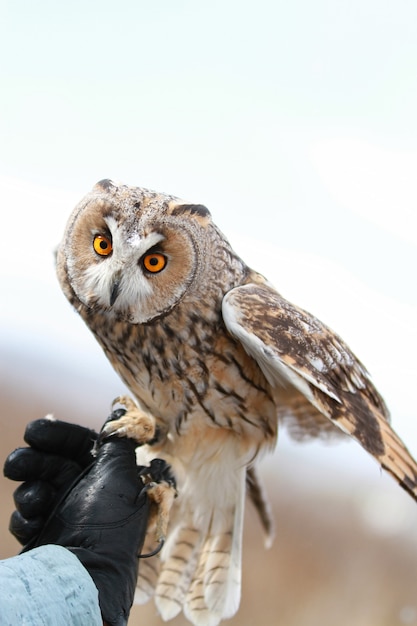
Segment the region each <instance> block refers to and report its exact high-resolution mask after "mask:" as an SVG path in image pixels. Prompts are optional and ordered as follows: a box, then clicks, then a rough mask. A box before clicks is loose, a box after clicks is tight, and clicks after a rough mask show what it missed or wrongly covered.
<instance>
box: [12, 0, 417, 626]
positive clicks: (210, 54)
mask: <svg viewBox="0 0 417 626" xmlns="http://www.w3.org/2000/svg"><path fill="white" fill-rule="evenodd" d="M416 24H417V4H416V3H415V2H414V0H401V2H396V3H394V2H392V1H391V2H390V1H388V0H382V1H381V0H379V1H376V0H360V1H359V0H351V1H350V2H342V1H336V2H329V1H325V0H317V1H316V2H314V3H312V2H309V1H308V0H294V1H293V2H291V3H290V2H282V1H275V2H272V1H271V0H258V1H257V2H245V1H244V0H240V1H239V2H237V1H235V0H230V1H227V2H219V1H218V0H212V2H210V3H203V2H198V1H194V2H192V1H191V0H169V1H168V0H160V1H155V2H143V1H142V0H120V1H119V2H118V3H117V4H116V3H114V2H109V1H107V0H100V2H98V1H96V0H90V1H85V0H83V1H82V2H81V0H73V2H71V3H65V4H64V3H57V2H53V1H52V0H49V1H48V0H39V1H38V2H36V3H32V2H30V1H29V0H22V1H21V2H12V1H11V0H2V2H0V51H1V58H2V59H3V62H2V67H1V70H0V72H1V92H2V96H1V99H0V107H1V116H0V167H1V169H0V188H1V218H2V237H1V246H0V274H1V308H0V319H1V324H0V350H1V361H0V367H1V370H0V371H1V388H0V390H1V391H2V398H3V405H2V406H3V407H7V410H6V409H5V408H3V411H4V413H3V414H2V417H1V423H2V429H3V430H4V432H10V438H9V439H7V441H8V442H9V441H10V444H9V445H11V442H13V445H18V444H19V442H20V441H21V435H22V429H23V425H24V423H26V422H27V421H28V419H32V418H35V417H38V416H40V414H41V413H38V412H39V411H54V412H55V413H56V414H57V415H58V416H59V417H63V418H66V419H73V420H78V421H82V422H84V421H86V420H87V419H90V422H91V423H92V424H94V425H95V426H96V427H99V425H100V423H101V422H102V421H103V420H104V418H105V417H106V414H107V411H108V409H109V405H110V402H111V400H112V398H113V397H114V396H116V395H118V393H119V392H120V391H121V384H120V383H119V382H118V380H117V378H116V377H115V375H114V374H113V372H112V371H111V368H110V366H109V365H108V364H107V362H106V360H105V357H104V356H103V355H102V353H101V350H100V349H99V347H98V345H96V344H95V341H94V340H93V338H92V337H90V335H89V332H88V330H87V329H86V328H85V327H84V326H83V324H82V322H81V320H80V319H78V317H77V316H76V315H75V314H74V313H73V312H72V311H71V309H70V307H69V305H68V304H67V302H66V301H65V299H64V297H63V296H62V294H61V293H60V289H59V286H58V283H57V281H56V278H55V274H54V263H53V250H54V247H55V245H56V244H57V242H58V241H59V239H60V237H61V234H62V231H63V228H64V225H65V222H66V219H67V217H68V215H69V212H70V210H71V209H72V207H73V206H74V205H75V203H76V202H77V201H78V200H79V199H80V198H81V197H82V196H83V195H84V194H85V193H86V192H87V191H88V190H89V189H90V188H91V187H92V186H93V184H94V183H95V182H97V181H98V180H100V179H102V178H106V177H109V178H113V179H116V180H122V181H123V182H126V183H128V184H132V185H139V186H145V187H150V188H153V189H157V190H159V191H166V192H169V193H172V194H175V195H177V196H179V197H183V198H185V199H187V200H190V201H195V202H199V203H203V204H206V205H207V206H208V207H209V209H210V210H211V212H212V214H213V217H214V219H215V221H216V222H217V223H218V224H219V226H220V227H221V228H222V230H223V231H224V232H225V233H226V234H227V236H228V237H229V239H230V240H231V242H232V244H233V245H234V246H235V248H236V249H237V251H238V252H239V253H240V254H241V256H242V257H243V258H244V259H245V260H246V261H247V262H248V263H249V264H250V265H252V266H253V267H254V268H256V269H257V270H259V271H261V272H262V273H264V274H265V275H266V276H267V277H268V278H269V279H270V280H271V281H272V282H273V283H274V284H275V285H276V287H277V289H278V290H279V291H280V292H281V293H282V294H283V295H284V296H286V297H287V298H288V299H290V300H292V301H294V302H296V303H297V304H299V305H301V306H303V307H304V308H306V309H308V310H310V311H311V312H313V313H314V314H316V315H317V316H318V317H320V318H321V319H322V320H323V321H325V322H326V323H327V324H329V325H330V326H331V327H332V328H334V329H335V330H337V332H338V333H339V334H341V335H342V337H343V338H344V339H345V340H346V341H347V342H348V343H349V345H350V346H351V347H352V349H353V350H354V352H355V353H356V354H357V355H358V356H359V357H360V359H361V360H362V361H363V362H364V364H365V365H366V366H367V367H368V369H369V370H370V372H371V374H372V375H373V378H374V380H375V382H376V384H377V387H378V388H379V389H380V391H381V392H382V394H383V396H384V397H385V399H386V401H387V403H388V405H389V407H390V408H391V411H392V414H393V422H394V425H395V427H396V430H397V432H398V433H399V434H400V435H401V436H402V437H403V439H404V440H405V441H406V443H407V445H408V446H409V448H410V450H411V451H412V452H413V453H414V455H417V413H416V408H415V390H416V383H415V381H416V380H417V364H416V358H415V355H416V353H417V329H416V319H417V315H416V313H417V280H416V270H417V225H416V222H417V220H416V204H417V187H416V169H417V116H416V110H417V37H416ZM23 406H24V407H25V409H24V412H22V411H23V409H20V413H19V410H18V411H17V413H16V415H17V416H18V417H16V418H11V417H9V414H8V412H7V411H12V409H13V410H14V411H15V412H16V408H17V407H23ZM35 411H36V412H35ZM17 422H19V428H17ZM15 428H16V430H14V429H15ZM7 451H8V449H7V448H6V449H5V450H4V452H3V455H5V454H6V453H7ZM264 471H265V473H266V475H268V476H269V475H271V476H272V483H274V482H276V481H277V480H278V479H277V475H278V474H280V476H281V478H280V479H279V480H280V484H281V486H282V489H283V490H284V491H285V486H286V484H287V482H286V481H291V484H292V485H293V487H292V488H294V489H295V492H296V493H298V492H297V489H296V488H295V487H294V485H295V484H298V487H299V488H300V489H302V485H304V488H306V486H305V481H306V477H308V487H307V489H308V492H309V494H311V493H316V492H317V493H319V492H321V491H323V490H326V489H330V490H331V492H332V493H334V491H333V489H334V487H336V488H337V493H338V497H340V493H344V494H348V495H346V497H349V498H351V501H352V504H351V506H352V507H356V508H355V511H358V515H359V517H360V519H362V520H365V521H364V524H365V526H366V527H367V528H369V529H371V531H372V532H375V533H377V534H378V533H382V534H384V533H385V535H386V534H387V533H388V534H390V535H391V536H392V535H393V534H394V535H395V534H396V536H397V535H398V536H399V535H400V534H401V533H403V534H404V536H405V538H406V541H407V542H408V543H410V542H414V543H415V542H416V533H415V531H414V530H412V529H413V528H415V527H416V522H417V519H416V512H415V505H414V504H413V502H412V501H411V499H409V498H408V497H407V496H406V495H404V494H402V493H401V492H400V490H399V489H398V488H397V487H395V485H394V484H393V482H392V481H391V480H390V479H389V478H386V477H382V476H381V473H380V472H379V470H378V467H377V465H376V464H375V463H374V462H372V460H371V459H369V458H368V457H367V456H366V454H365V453H364V452H362V451H361V450H360V449H359V447H358V446H356V445H355V444H351V445H347V444H339V445H338V446H336V447H327V446H323V445H322V444H314V445H308V446H306V445H304V446H301V447H296V446H295V445H294V444H292V443H291V442H289V441H287V439H286V438H285V436H284V437H282V440H280V444H279V447H278V450H277V452H276V453H275V455H274V457H273V459H272V460H269V461H266V462H265V470H264ZM283 472H284V475H285V476H286V478H285V480H284V479H283V478H282V473H283ZM4 483H5V481H3V482H2V490H3V484H4ZM365 485H367V487H366V489H368V491H364V489H365ZM7 488H8V487H7ZM7 488H6V487H4V492H5V491H6V490H7ZM270 490H271V488H270ZM273 490H274V487H273V486H272V491H273ZM2 493H3V491H2ZM300 493H303V492H300ZM304 495H305V494H304ZM8 497H9V496H8ZM300 497H301V496H300ZM303 497H304V496H303ZM7 506H8V507H9V508H10V509H11V508H12V505H11V504H10V502H8V503H7ZM277 508H278V510H279V500H278V503H277ZM352 510H353V509H352ZM5 524H6V522H5ZM385 535H384V536H385ZM413 545H414V544H413ZM1 548H2V554H3V555H6V554H9V552H8V550H10V548H8V547H4V549H3V546H1ZM13 549H15V547H14V548H13ZM416 552H417V550H416ZM265 558H267V557H265ZM407 607H408V605H407ZM407 607H406V608H407ZM408 608H410V607H408ZM413 610H414V609H413V607H411V609H410V610H409V611H408V612H407V611H406V612H405V613H404V611H403V613H401V611H400V610H398V611H397V613H396V615H397V617H396V619H398V620H400V617H399V616H400V613H401V615H402V616H403V617H402V618H401V620H402V621H398V623H413V624H414V623H416V624H417V610H416V611H415V613H413ZM404 615H406V618H404ZM410 615H411V617H410ZM319 619H320V620H321V621H318V622H317V623H320V624H324V621H323V620H324V618H323V616H322V617H321V618H319ZM390 619H391V618H390ZM405 619H407V620H408V621H404V620H405ZM352 620H353V618H351V620H350V622H349V623H350V624H353V623H355V624H359V623H360V622H359V621H354V620H353V621H352ZM413 620H414V621H413ZM237 623H238V622H237ZM242 623H243V622H242ZM297 623H298V624H301V623H303V624H304V622H302V621H301V618H300V619H299V621H298V622H297ZM305 623H306V624H309V625H310V624H312V623H313V622H312V621H310V622H308V621H307V622H305ZM364 623H366V626H369V625H370V624H371V623H373V622H371V621H370V620H369V619H368V621H367V622H364ZM375 623H378V624H382V623H385V622H382V621H379V622H375ZM388 623H389V624H390V626H392V625H393V624H394V623H395V624H396V623H397V622H396V621H394V619H391V621H389V622H387V624H388ZM286 624H289V621H287V622H286Z"/></svg>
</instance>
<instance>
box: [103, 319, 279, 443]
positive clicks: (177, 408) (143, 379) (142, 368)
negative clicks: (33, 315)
mask: <svg viewBox="0 0 417 626" xmlns="http://www.w3.org/2000/svg"><path fill="white" fill-rule="evenodd" d="M97 338H98V339H99V341H100V343H101V344H102V346H103V348H104V350H105V352H106V354H107V356H108V358H109V359H110V361H111V363H112V365H113V367H114V368H115V370H116V371H117V372H118V374H119V375H120V377H121V378H122V379H123V381H124V383H125V384H126V385H127V387H128V388H129V390H130V391H131V392H132V393H133V394H134V396H135V397H136V398H137V400H138V401H139V402H140V404H141V405H142V407H143V408H144V409H146V410H147V411H149V412H150V413H151V414H152V415H153V416H154V417H155V418H156V419H157V421H159V422H160V423H162V424H163V425H164V427H165V429H167V430H168V431H171V432H175V433H176V434H185V433H186V432H187V430H188V428H190V425H191V424H192V423H194V424H195V422H196V421H198V422H200V423H202V424H206V425H207V426H209V427H214V428H222V429H226V430H228V431H230V432H232V433H234V434H236V435H237V436H240V437H241V436H242V435H248V436H250V438H251V440H254V441H258V442H259V443H262V442H264V441H265V440H267V441H270V442H271V443H273V442H274V441H275V437H276V423H277V411H276V406H275V402H274V399H273V394H272V390H271V388H270V385H269V383H268V382H267V381H266V379H265V377H264V375H263V374H262V372H261V370H260V369H259V367H258V365H257V364H256V363H255V361H254V360H253V359H252V358H251V357H249V356H248V355H247V354H246V352H245V351H244V349H243V347H242V346H241V345H240V343H238V342H236V341H235V340H234V339H233V338H232V337H231V336H230V335H229V333H228V332H227V330H226V329H225V327H224V325H223V323H222V321H221V320H218V321H217V322H216V320H214V322H213V320H211V321H210V323H209V322H207V321H206V322H204V320H202V319H201V318H200V319H199V320H198V321H197V320H196V319H194V320H193V323H192V324H191V323H190V320H189V319H188V320H187V323H185V321H182V323H177V324H176V325H175V327H173V325H172V321H171V320H166V319H165V320H163V321H160V323H158V324H154V325H132V324H127V323H122V322H119V323H117V324H114V325H112V327H111V328H108V329H107V331H106V332H105V333H103V334H102V335H101V337H97Z"/></svg>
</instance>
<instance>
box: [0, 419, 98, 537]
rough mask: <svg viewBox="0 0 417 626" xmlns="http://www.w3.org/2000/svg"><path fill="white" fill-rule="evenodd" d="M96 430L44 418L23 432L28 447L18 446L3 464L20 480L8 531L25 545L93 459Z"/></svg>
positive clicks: (13, 476) (7, 475)
mask: <svg viewBox="0 0 417 626" xmlns="http://www.w3.org/2000/svg"><path fill="white" fill-rule="evenodd" d="M97 437H98V435H97V433H96V432H95V431H94V430H90V429H89V428H84V427H83V426H78V425H76V424H70V423H68V422H62V421H59V420H54V419H50V418H42V419H38V420H35V421H34V422H30V423H29V424H28V425H27V427H26V431H25V434H24V440H25V441H26V443H27V444H29V446H30V447H29V448H17V450H14V452H12V453H11V454H10V455H9V456H8V458H7V459H6V462H5V464H4V475H5V476H6V477H7V478H10V479H11V480H16V481H21V482H22V484H21V485H19V487H17V489H16V490H15V492H14V494H13V496H14V502H15V506H16V510H15V511H14V512H13V514H12V516H11V518H10V525H9V530H10V532H11V533H12V535H14V536H15V537H16V539H17V540H18V541H19V542H20V543H21V544H23V545H26V544H29V542H31V541H32V542H33V541H35V540H36V537H37V536H38V535H39V533H40V531H41V530H42V528H43V527H44V525H45V522H46V520H47V519H48V517H49V515H50V514H51V513H52V511H53V509H54V507H55V505H56V504H57V502H58V501H59V499H60V498H61V497H62V495H63V494H64V493H65V492H66V491H67V490H68V488H69V487H70V485H71V484H72V483H73V482H74V480H75V479H76V478H77V477H78V476H79V475H80V474H81V472H82V471H83V470H84V469H85V468H86V467H88V466H89V465H90V464H91V463H92V462H93V461H94V457H93V455H92V449H93V446H94V444H95V442H96V440H97Z"/></svg>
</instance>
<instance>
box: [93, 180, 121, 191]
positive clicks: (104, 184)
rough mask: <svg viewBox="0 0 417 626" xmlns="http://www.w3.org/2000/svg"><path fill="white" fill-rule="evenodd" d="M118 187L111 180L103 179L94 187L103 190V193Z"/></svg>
mask: <svg viewBox="0 0 417 626" xmlns="http://www.w3.org/2000/svg"><path fill="white" fill-rule="evenodd" d="M115 187H116V185H115V184H114V182H113V181H112V180H110V178H103V180H99V182H98V183H97V184H96V185H94V189H102V190H103V191H108V190H109V189H111V188H115Z"/></svg>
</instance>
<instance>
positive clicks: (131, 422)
mask: <svg viewBox="0 0 417 626" xmlns="http://www.w3.org/2000/svg"><path fill="white" fill-rule="evenodd" d="M116 404H121V405H122V406H124V407H126V408H120V409H116V410H114V411H113V412H112V414H111V416H110V418H109V420H108V421H107V422H106V423H105V424H104V426H103V428H102V429H101V432H100V435H99V439H98V445H100V443H101V442H102V441H103V439H105V438H106V437H110V436H113V435H116V437H128V438H129V439H134V440H135V441H136V443H137V444H138V445H139V446H141V445H144V444H145V443H148V442H150V441H152V440H153V439H154V438H155V431H156V422H155V419H154V418H153V417H151V416H150V415H147V414H146V413H145V412H144V411H142V409H140V408H139V407H138V406H137V404H136V403H135V402H134V401H133V400H132V399H131V398H129V397H128V396H120V397H118V398H116V399H115V400H113V402H112V408H113V407H114V406H115V405H116ZM113 416H115V417H113Z"/></svg>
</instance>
